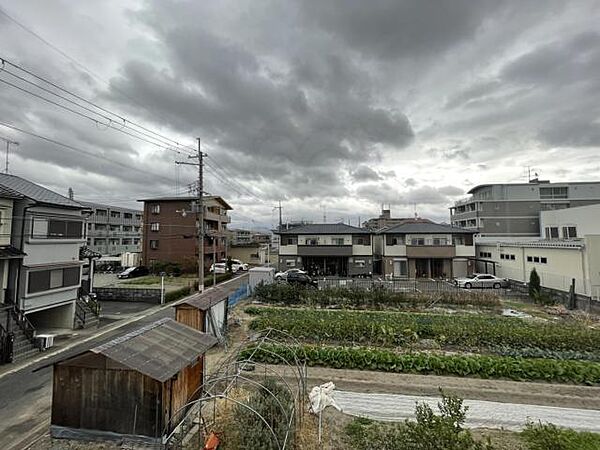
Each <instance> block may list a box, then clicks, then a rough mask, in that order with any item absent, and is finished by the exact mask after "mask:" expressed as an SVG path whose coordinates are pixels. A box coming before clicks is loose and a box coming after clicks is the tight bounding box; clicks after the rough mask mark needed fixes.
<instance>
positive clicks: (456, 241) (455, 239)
mask: <svg viewBox="0 0 600 450" xmlns="http://www.w3.org/2000/svg"><path fill="white" fill-rule="evenodd" d="M452 242H453V243H454V245H465V237H464V236H452Z"/></svg>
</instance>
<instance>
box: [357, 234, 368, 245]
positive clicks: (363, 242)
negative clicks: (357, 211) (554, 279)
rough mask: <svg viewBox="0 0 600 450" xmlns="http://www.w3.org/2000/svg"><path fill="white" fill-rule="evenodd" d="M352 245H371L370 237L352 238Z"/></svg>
mask: <svg viewBox="0 0 600 450" xmlns="http://www.w3.org/2000/svg"><path fill="white" fill-rule="evenodd" d="M352 243H353V244H354V245H371V236H352Z"/></svg>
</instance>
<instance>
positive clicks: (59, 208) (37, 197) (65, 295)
mask: <svg viewBox="0 0 600 450" xmlns="http://www.w3.org/2000/svg"><path fill="white" fill-rule="evenodd" d="M0 188H2V189H4V190H9V191H10V192H12V193H13V194H14V197H18V198H14V199H13V211H12V221H11V233H10V236H11V241H10V242H11V244H10V245H11V246H12V247H14V248H15V249H17V250H18V251H19V252H21V253H24V255H23V259H22V265H20V267H18V268H17V270H16V272H13V273H10V276H9V279H8V283H7V289H8V290H9V291H10V292H11V296H12V298H11V299H10V301H11V302H12V303H13V304H15V305H16V307H17V308H18V310H19V311H21V312H22V313H24V314H25V315H26V316H27V318H28V319H29V321H30V322H31V323H32V324H33V326H34V327H36V328H39V327H52V328H54V327H57V328H72V327H73V325H74V313H75V306H76V301H77V291H78V288H79V287H80V285H81V267H82V264H83V262H81V261H80V260H79V248H80V247H81V246H82V244H84V243H85V237H84V221H85V213H86V207H85V206H83V205H81V204H80V203H78V202H75V201H73V200H70V199H69V198H67V197H64V196H62V195H60V194H57V193H56V192H53V191H51V190H49V189H46V188H44V187H42V186H39V185H37V184H35V183H32V182H31V181H28V180H25V179H23V178H20V177H18V176H15V175H8V174H0ZM3 226H4V224H3Z"/></svg>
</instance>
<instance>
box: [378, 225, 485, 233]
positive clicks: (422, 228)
mask: <svg viewBox="0 0 600 450" xmlns="http://www.w3.org/2000/svg"><path fill="white" fill-rule="evenodd" d="M380 233H381V234H404V233H432V234H442V233H460V234H474V233H476V231H472V230H466V229H464V228H459V227H453V226H452V225H445V224H441V223H433V222H411V223H402V224H400V225H396V226H395V227H390V228H387V229H385V230H382V231H380Z"/></svg>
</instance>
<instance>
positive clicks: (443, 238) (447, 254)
mask: <svg viewBox="0 0 600 450" xmlns="http://www.w3.org/2000/svg"><path fill="white" fill-rule="evenodd" d="M474 233H475V232H474V231H471V230H465V229H463V228H457V227H453V226H450V225H446V224H438V223H433V222H431V221H426V220H423V219H416V220H413V221H412V222H404V223H402V224H400V225H396V226H392V227H389V228H384V229H383V230H381V231H380V232H379V233H378V234H377V239H376V244H375V253H376V257H377V260H378V261H379V260H380V261H381V274H382V275H385V276H393V277H406V278H420V277H427V278H451V277H457V276H464V275H467V274H468V273H471V272H472V271H473V266H474V261H472V260H473V259H474V258H475V246H474V245H473V234H474Z"/></svg>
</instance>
